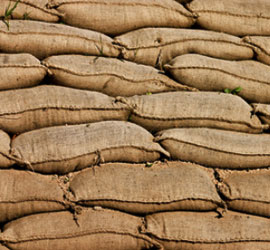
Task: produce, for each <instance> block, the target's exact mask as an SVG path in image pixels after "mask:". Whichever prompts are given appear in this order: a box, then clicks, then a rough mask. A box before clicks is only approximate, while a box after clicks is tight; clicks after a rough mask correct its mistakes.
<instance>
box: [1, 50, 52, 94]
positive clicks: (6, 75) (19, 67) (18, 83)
mask: <svg viewBox="0 0 270 250" xmlns="http://www.w3.org/2000/svg"><path fill="white" fill-rule="evenodd" d="M46 74H47V69H46V68H45V67H44V66H43V65H41V64H40V61H39V60H38V59H37V58H35V57H34V56H32V55H30V54H0V75H1V78H0V90H5V89H15V88H24V87H31V86H34V85H37V84H38V83H40V82H41V81H42V80H43V78H44V77H45V76H46Z"/></svg>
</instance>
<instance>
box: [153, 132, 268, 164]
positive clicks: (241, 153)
mask: <svg viewBox="0 0 270 250" xmlns="http://www.w3.org/2000/svg"><path fill="white" fill-rule="evenodd" d="M156 141H158V142H160V143H161V145H162V146H163V147H164V148H165V149H166V150H167V151H169V153H170V154H171V156H172V158H173V159H177V160H183V161H190V162H195V163H198V164H202V165H206V166H210V167H216V168H232V169H247V168H261V167H269V162H270V134H256V135H255V134H247V133H240V132H234V131H226V130H219V129H208V128H180V129H170V130H165V131H162V132H160V133H159V135H158V136H157V137H156Z"/></svg>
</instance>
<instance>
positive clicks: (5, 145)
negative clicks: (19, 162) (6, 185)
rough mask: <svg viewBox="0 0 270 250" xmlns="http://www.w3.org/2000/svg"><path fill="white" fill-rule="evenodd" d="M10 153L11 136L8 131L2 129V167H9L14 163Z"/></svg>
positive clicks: (0, 137) (0, 166) (0, 131)
mask: <svg viewBox="0 0 270 250" xmlns="http://www.w3.org/2000/svg"><path fill="white" fill-rule="evenodd" d="M9 154H10V137H9V135H8V134H7V133H5V132H4V131H2V130H0V168H8V167H10V166H11V165H12V163H13V162H12V161H11V160H10V158H9Z"/></svg>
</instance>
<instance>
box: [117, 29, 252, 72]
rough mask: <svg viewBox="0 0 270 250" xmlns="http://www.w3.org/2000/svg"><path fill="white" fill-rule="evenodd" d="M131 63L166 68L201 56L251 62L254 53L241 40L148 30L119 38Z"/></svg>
mask: <svg viewBox="0 0 270 250" xmlns="http://www.w3.org/2000/svg"><path fill="white" fill-rule="evenodd" d="M114 41H115V43H116V44H118V45H120V46H122V47H123V48H122V49H121V51H122V54H123V57H124V58H125V59H127V60H129V61H134V62H137V63H141V64H147V65H152V66H157V67H162V65H164V64H165V63H167V62H169V61H170V60H171V59H173V58H174V57H176V56H179V55H183V54H188V53H197V54H201V55H206V56H211V57H215V58H222V59H227V60H243V59H251V58H252V56H253V50H252V48H251V46H250V45H248V44H245V43H244V42H243V41H241V39H240V38H238V37H235V36H232V35H228V34H224V33H221V32H214V31H207V30H198V29H196V30H195V29H174V28H145V29H139V30H135V31H132V32H128V33H126V34H123V35H121V36H118V37H115V39H114Z"/></svg>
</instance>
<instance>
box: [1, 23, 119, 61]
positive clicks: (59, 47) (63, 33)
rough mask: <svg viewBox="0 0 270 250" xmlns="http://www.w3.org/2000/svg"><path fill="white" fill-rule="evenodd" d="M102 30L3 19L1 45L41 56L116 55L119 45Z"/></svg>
mask: <svg viewBox="0 0 270 250" xmlns="http://www.w3.org/2000/svg"><path fill="white" fill-rule="evenodd" d="M112 41H113V40H112V39H111V38H110V37H108V36H105V35H103V34H101V33H98V32H95V31H91V30H84V29H79V28H74V27H70V26H67V25H63V24H57V23H53V24H52V23H45V22H35V21H25V20H23V21H22V20H10V21H9V29H8V28H7V26H6V25H5V23H3V22H0V47H1V50H2V51H3V52H7V53H22V52H23V53H30V54H32V55H34V56H36V57H37V58H39V59H42V58H45V57H48V56H51V55H58V54H88V55H103V56H112V57H116V56H118V55H119V49H118V48H116V47H115V46H114V45H113V44H112Z"/></svg>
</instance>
